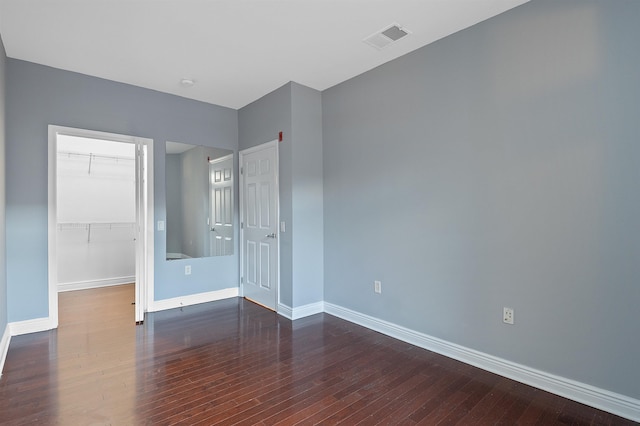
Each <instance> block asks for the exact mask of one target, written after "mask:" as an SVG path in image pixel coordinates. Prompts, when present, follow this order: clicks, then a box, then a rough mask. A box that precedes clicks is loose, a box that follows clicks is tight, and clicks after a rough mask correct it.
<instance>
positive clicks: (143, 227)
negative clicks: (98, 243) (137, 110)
mask: <svg viewBox="0 0 640 426" xmlns="http://www.w3.org/2000/svg"><path fill="white" fill-rule="evenodd" d="M57 135H68V136H76V137H85V138H92V139H103V140H108V141H114V142H125V143H134V144H136V147H138V146H146V153H147V160H146V166H147V170H146V182H145V183H146V193H147V208H146V213H147V214H146V216H147V217H146V221H145V220H140V218H136V221H137V222H139V223H138V224H137V225H138V226H137V235H138V237H137V239H136V253H138V252H141V253H144V256H138V255H136V292H135V293H136V321H137V322H140V321H142V319H141V318H143V316H144V312H146V311H147V307H148V306H149V304H150V301H152V300H153V297H154V294H153V289H154V276H153V272H154V247H153V237H154V235H153V230H154V227H153V217H154V213H153V140H152V139H147V138H139V137H134V136H127V135H119V134H115V133H106V132H98V131H93V130H85V129H76V128H72V127H63V126H54V125H49V200H48V217H49V220H48V237H49V241H48V266H49V273H48V280H49V317H48V328H50V329H52V328H57V327H58V253H57V232H56V228H57V189H56V187H57ZM136 150H137V148H136ZM138 185H139V182H138V176H136V188H137V187H138ZM136 203H138V200H136ZM140 246H142V247H144V248H143V249H142V250H139V247H140ZM140 262H142V265H139V263H140ZM139 299H140V300H139ZM138 318H140V319H138Z"/></svg>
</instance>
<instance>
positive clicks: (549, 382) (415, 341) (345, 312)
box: [324, 302, 640, 421]
mask: <svg viewBox="0 0 640 426" xmlns="http://www.w3.org/2000/svg"><path fill="white" fill-rule="evenodd" d="M324 310H325V312H327V313H328V314H331V315H334V316H336V317H339V318H342V319H344V320H347V321H350V322H353V323H355V324H359V325H361V326H363V327H367V328H369V329H372V330H375V331H378V332H380V333H382V334H386V335H387V336H391V337H394V338H396V339H398V340H402V341H404V342H407V343H411V344H412V345H415V346H419V347H421V348H424V349H427V350H430V351H432V352H436V353H439V354H441V355H444V356H447V357H449V358H453V359H456V360H458V361H462V362H464V363H466V364H470V365H473V366H475V367H478V368H481V369H483V370H487V371H490V372H492V373H495V374H499V375H501V376H504V377H507V378H509V379H513V380H516V381H518V382H521V383H525V384H527V385H530V386H534V387H536V388H539V389H542V390H545V391H548V392H551V393H554V394H556V395H560V396H563V397H565V398H568V399H572V400H574V401H577V402H580V403H582V404H586V405H589V406H591V407H595V408H598V409H600V410H604V411H608V412H610V413H613V414H616V415H618V416H621V417H625V418H627V419H630V420H633V421H640V400H638V399H634V398H630V397H628V396H625V395H621V394H618V393H615V392H610V391H608V390H605V389H600V388H597V387H595V386H591V385H588V384H585V383H580V382H577V381H575V380H571V379H567V378H564V377H560V376H556V375H554V374H549V373H546V372H544V371H540V370H536V369H534V368H529V367H526V366H524V365H521V364H517V363H514V362H511V361H507V360H505V359H502V358H498V357H495V356H492V355H489V354H486V353H483V352H479V351H476V350H474V349H470V348H467V347H464V346H460V345H457V344H455V343H451V342H447V341H446V340H442V339H438V338H436V337H432V336H429V335H427V334H423V333H419V332H416V331H414V330H410V329H408V328H405V327H401V326H398V325H396V324H393V323H390V322H387V321H383V320H380V319H378V318H374V317H371V316H368V315H364V314H361V313H359V312H356V311H352V310H350V309H347V308H343V307H342V306H338V305H334V304H332V303H328V302H324Z"/></svg>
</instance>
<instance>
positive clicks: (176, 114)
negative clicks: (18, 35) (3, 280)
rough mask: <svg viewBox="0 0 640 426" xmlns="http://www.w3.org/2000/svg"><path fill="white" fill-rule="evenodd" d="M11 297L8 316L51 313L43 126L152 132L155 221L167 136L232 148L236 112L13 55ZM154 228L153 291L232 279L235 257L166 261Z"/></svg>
mask: <svg viewBox="0 0 640 426" xmlns="http://www.w3.org/2000/svg"><path fill="white" fill-rule="evenodd" d="M7 105H9V108H7V138H6V150H7V158H10V159H11V161H10V162H7V167H6V171H7V193H6V195H7V201H6V203H7V206H6V207H7V211H6V214H7V293H8V294H7V298H8V301H9V308H8V319H9V321H21V320H28V319H34V318H42V317H46V316H48V299H47V296H48V292H47V126H48V125H49V124H56V125H61V126H69V127H77V128H84V129H90V130H98V131H105V132H113V133H120V134H127V135H134V136H141V137H147V138H151V139H153V140H154V154H155V159H154V180H155V191H154V197H155V220H156V221H158V220H166V217H165V197H164V193H165V191H164V190H165V175H164V157H165V148H164V147H165V141H167V140H170V141H177V142H183V143H190V144H194V145H205V146H218V147H221V148H227V149H231V150H236V149H237V140H238V139H237V131H238V124H237V111H235V110H232V109H228V108H223V107H219V106H215V105H210V104H205V103H202V102H197V101H192V100H188V99H185V98H180V97H177V96H173V95H167V94H163V93H159V92H155V91H152V90H147V89H142V88H138V87H134V86H129V85H125V84H120V83H115V82H112V81H107V80H102V79H99V78H95V77H89V76H85V75H81V74H76V73H72V72H68V71H62V70H58V69H54V68H49V67H45V66H41V65H37V64H33V63H28V62H24V61H19V60H14V59H9V60H8V66H7ZM165 255H166V251H165V233H164V232H156V234H155V299H156V300H161V299H167V298H171V297H178V296H183V295H188V294H195V293H201V292H205V291H213V290H218V289H223V288H229V287H235V286H237V285H238V282H237V265H238V257H237V255H234V256H224V257H218V258H203V259H191V260H189V262H190V264H191V265H192V274H191V275H190V276H188V277H185V275H184V263H183V261H171V262H167V261H166V260H165Z"/></svg>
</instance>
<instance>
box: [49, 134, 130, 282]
mask: <svg viewBox="0 0 640 426" xmlns="http://www.w3.org/2000/svg"><path fill="white" fill-rule="evenodd" d="M135 183H136V182H135V145H133V144H128V143H121V142H112V141H103V140H95V139H88V138H81V137H75V136H65V135H59V136H58V140H57V237H58V290H59V291H68V290H79V289H86V288H94V287H103V286H109V285H119V284H126V283H131V282H134V281H135V225H136V224H135V217H136V212H135Z"/></svg>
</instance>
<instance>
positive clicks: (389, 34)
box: [363, 24, 409, 49]
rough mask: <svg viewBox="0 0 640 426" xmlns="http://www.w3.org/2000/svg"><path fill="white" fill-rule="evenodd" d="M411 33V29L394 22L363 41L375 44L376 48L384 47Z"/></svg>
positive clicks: (371, 44)
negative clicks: (408, 29)
mask: <svg viewBox="0 0 640 426" xmlns="http://www.w3.org/2000/svg"><path fill="white" fill-rule="evenodd" d="M408 34H409V31H407V30H406V29H404V28H402V27H400V25H398V24H392V25H390V26H388V27H386V28H383V29H382V30H380V31H376V32H375V33H373V34H371V35H370V36H369V37H367V38H365V39H364V40H363V41H364V42H365V43H367V44H368V45H369V46H373V47H375V48H376V49H382V48H383V47H387V46H388V45H390V44H391V43H393V42H395V41H398V40H400V39H401V38H402V37H404V36H406V35H408Z"/></svg>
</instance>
